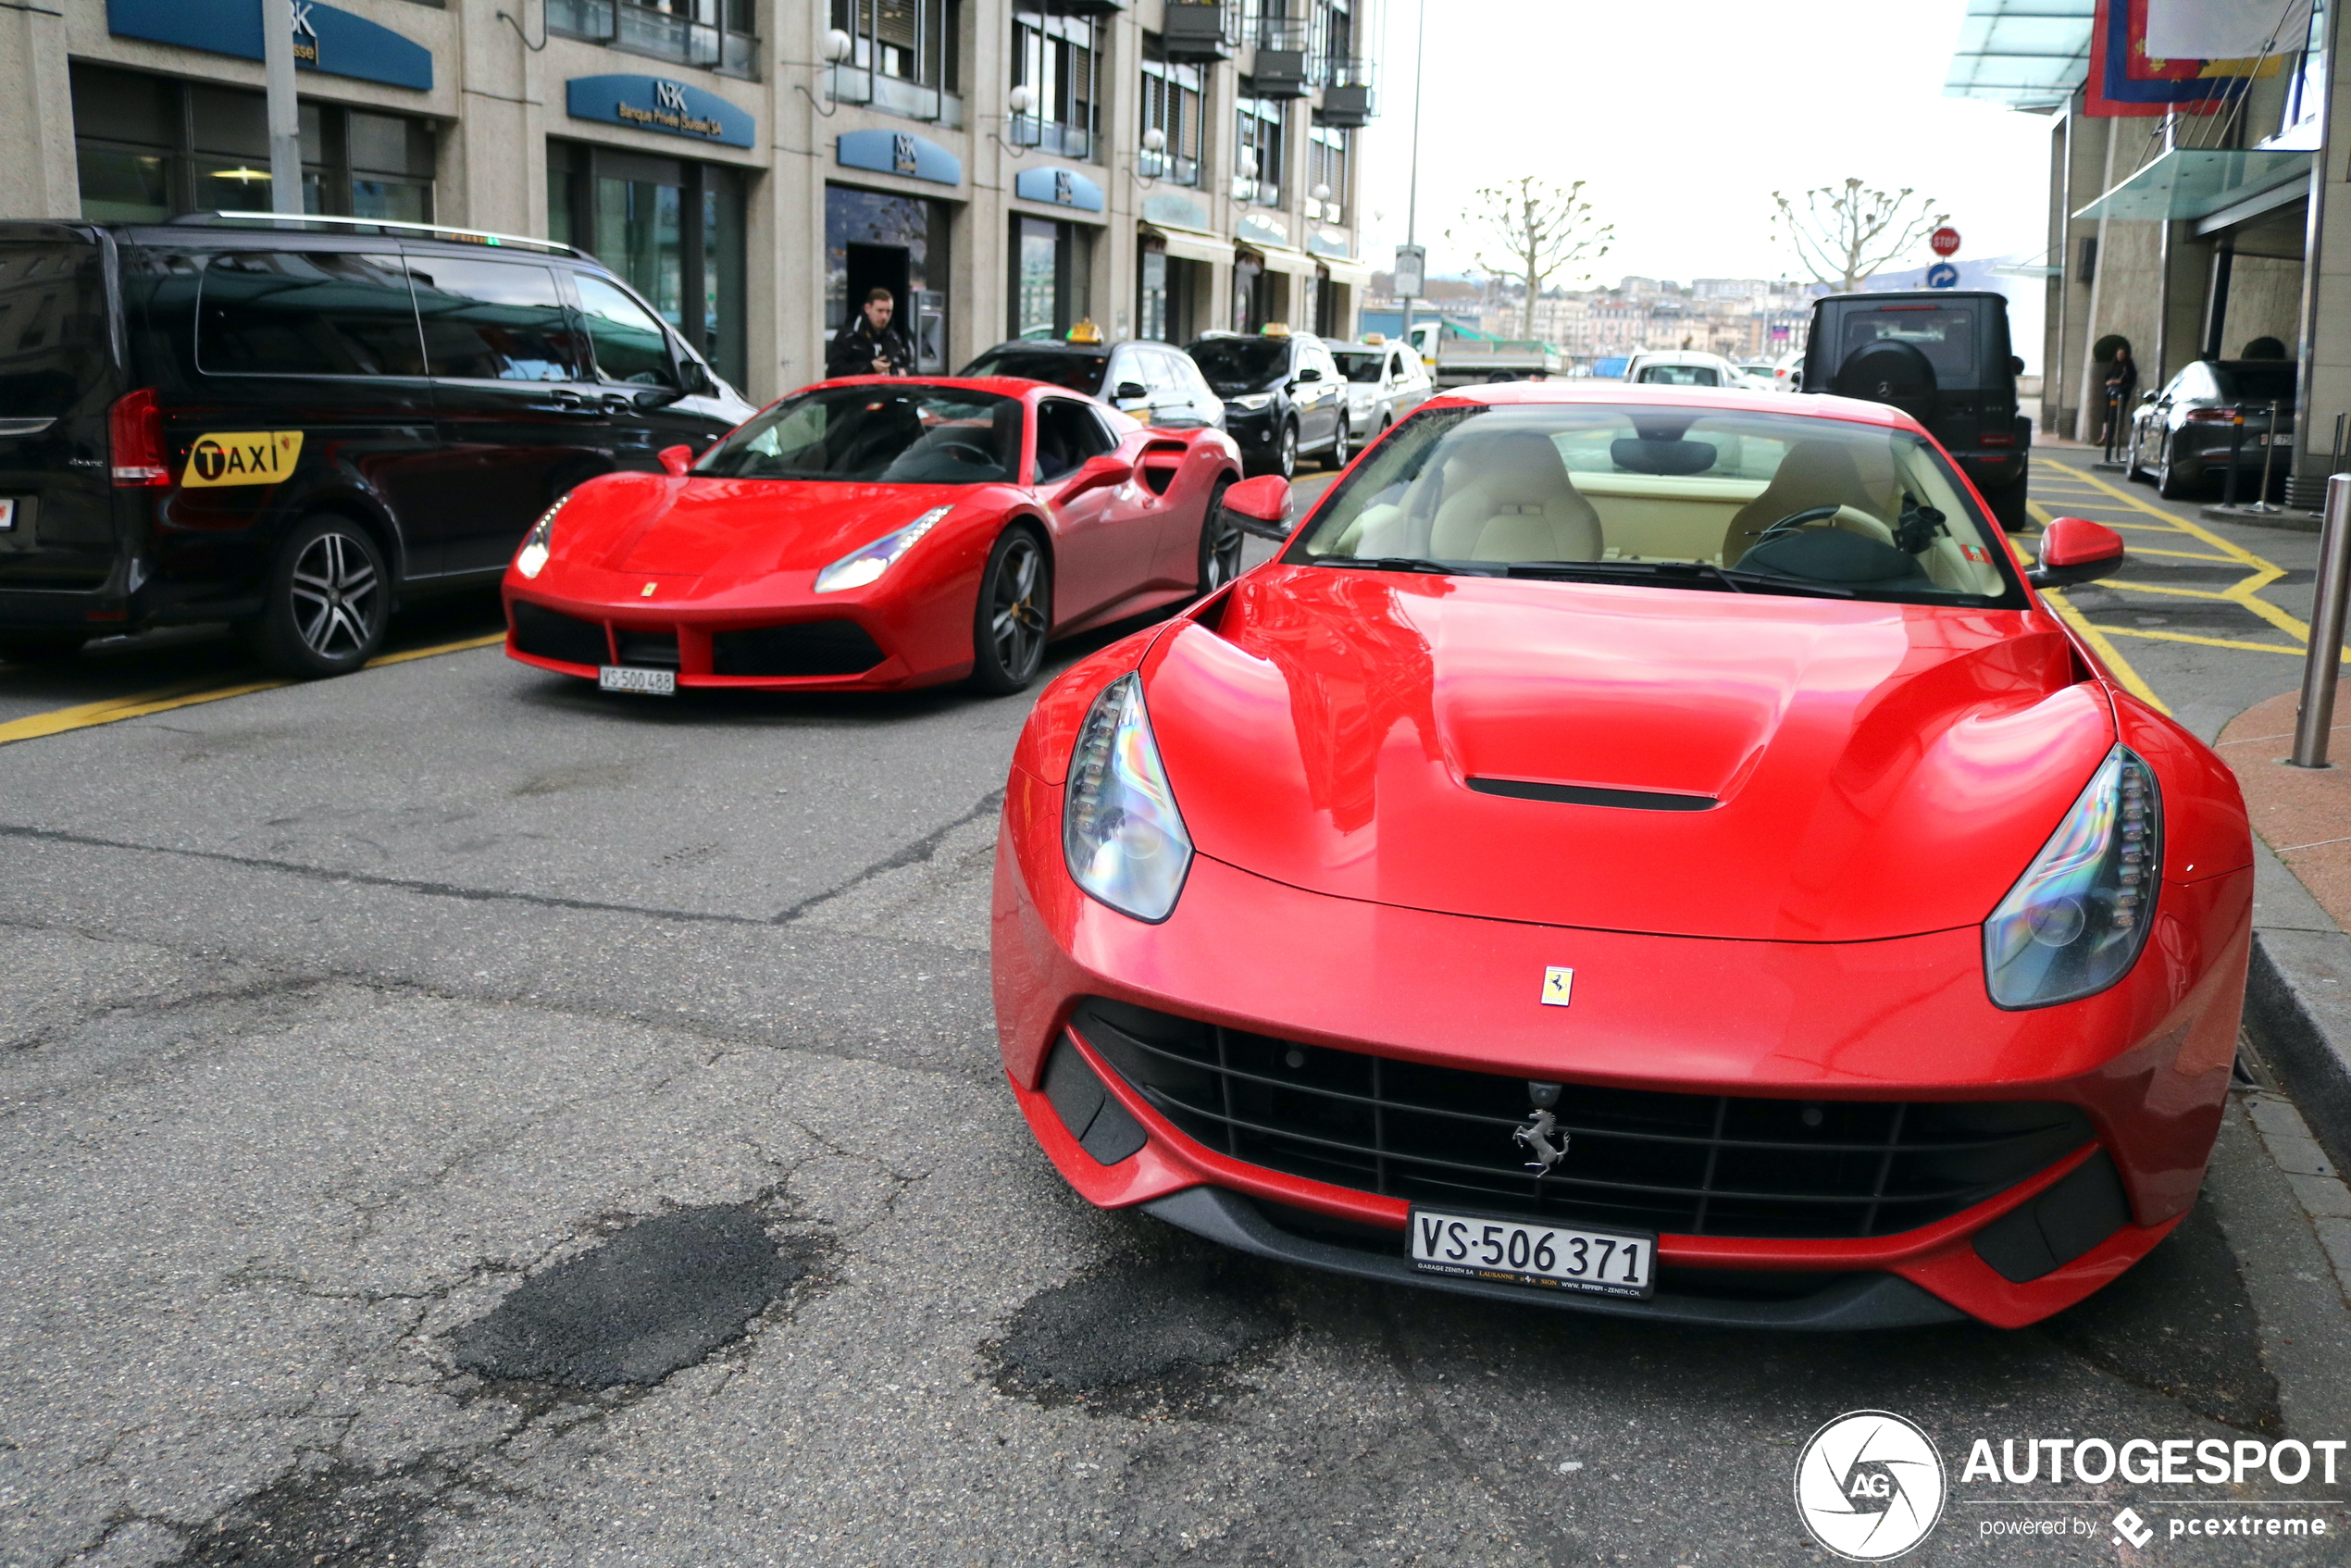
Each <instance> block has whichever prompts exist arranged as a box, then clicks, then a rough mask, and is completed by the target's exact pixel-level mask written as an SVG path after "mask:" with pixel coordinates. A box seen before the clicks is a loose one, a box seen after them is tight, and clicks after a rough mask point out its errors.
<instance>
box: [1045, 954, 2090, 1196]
mask: <svg viewBox="0 0 2351 1568" xmlns="http://www.w3.org/2000/svg"><path fill="white" fill-rule="evenodd" d="M1071 1027H1073V1028H1075V1029H1076V1032H1077V1033H1078V1035H1079V1036H1080V1037H1081V1038H1082V1039H1084V1040H1085V1041H1086V1043H1087V1044H1088V1045H1089V1046H1091V1047H1092V1048H1093V1049H1094V1051H1095V1052H1097V1053H1098V1054H1099V1055H1101V1058H1102V1059H1103V1060H1104V1061H1105V1062H1107V1063H1108V1064H1110V1065H1111V1066H1112V1067H1113V1068H1114V1069H1116V1070H1117V1071H1118V1073H1119V1074H1120V1075H1122V1076H1124V1077H1125V1078H1126V1080H1127V1081H1128V1082H1129V1083H1130V1084H1132V1085H1134V1087H1135V1088H1136V1089H1137V1090H1138V1092H1140V1093H1141V1094H1142V1096H1143V1098H1144V1099H1145V1101H1148V1102H1149V1103H1150V1104H1151V1107H1152V1108H1153V1109H1154V1110H1156V1111H1158V1112H1159V1113H1160V1114H1162V1115H1163V1116H1165V1117H1166V1118H1167V1119H1168V1120H1169V1121H1170V1122H1172V1123H1173V1124H1175V1126H1176V1127H1177V1128H1178V1129H1180V1130H1181V1131H1182V1132H1183V1133H1184V1134H1185V1135H1186V1136H1187V1137H1188V1138H1191V1139H1194V1140H1195V1141H1197V1142H1199V1143H1200V1144H1201V1145H1202V1146H1204V1147H1206V1148H1208V1149H1211V1150H1213V1151H1216V1152H1218V1153H1221V1154H1225V1155H1229V1156H1231V1157H1232V1158H1234V1159H1236V1160H1240V1161H1244V1162H1246V1163H1247V1164H1252V1165H1260V1166H1263V1167H1265V1168H1266V1169H1269V1170H1275V1171H1280V1172H1282V1173H1284V1174H1286V1175H1288V1176H1300V1177H1304V1178H1305V1179H1307V1180H1310V1181H1319V1182H1325V1183H1328V1184H1330V1185H1332V1186H1336V1187H1344V1188H1355V1189H1357V1190H1359V1191H1364V1192H1373V1193H1377V1194H1380V1195H1381V1196H1384V1197H1389V1198H1402V1199H1406V1200H1409V1201H1414V1202H1422V1203H1432V1204H1447V1203H1449V1204H1456V1205H1460V1206H1462V1207H1465V1208H1470V1209H1474V1210H1483V1211H1489V1212H1492V1213H1505V1214H1513V1215H1524V1216H1527V1217H1529V1218H1535V1219H1543V1220H1550V1221H1568V1220H1576V1219H1580V1220H1584V1221H1587V1222H1590V1223H1595V1224H1601V1223H1611V1224H1616V1225H1623V1226H1639V1227H1641V1228H1643V1229H1648V1230H1657V1231H1664V1232H1670V1233H1673V1234H1675V1235H1681V1236H1727V1237H1758V1238H1788V1239H1824V1238H1858V1237H1870V1236H1886V1235H1892V1234H1895V1233H1897V1232H1901V1231H1906V1230H1914V1229H1916V1228H1918V1227H1919V1226H1923V1225H1930V1224H1933V1223H1934V1221H1936V1220H1940V1219H1944V1218H1947V1217H1948V1216H1950V1215H1952V1214H1955V1213H1959V1211H1960V1210H1962V1209H1965V1208H1968V1207H1970V1206H1971V1205H1972V1204H1975V1203H1978V1202H1981V1201H1983V1200H1984V1199H1986V1198H1989V1197H1991V1196H1993V1195H1994V1194H1996V1193H1997V1192H2000V1191H2002V1190H2004V1189H2006V1188H2009V1187H2011V1186H2013V1185H2015V1184H2016V1183H2017V1182H2019V1181H2021V1180H2022V1179H2023V1178H2024V1177H2026V1176H2031V1175H2033V1174H2034V1172H2036V1171H2040V1170H2044V1169H2046V1168H2047V1167H2048V1166H2049V1165H2050V1164H2054V1163H2055V1162H2056V1161H2058V1160H2059V1159H2060V1158H2062V1157H2063V1156H2064V1155H2066V1154H2068V1153H2070V1152H2071V1151H2074V1150H2076V1149H2079V1148H2081V1147H2082V1146H2083V1145H2084V1143H2087V1142H2088V1141H2089V1140H2090V1138H2091V1132H2090V1126H2089V1122H2088V1119H2087V1118H2086V1117H2085V1116H2084V1114H2082V1112H2081V1110H2080V1109H2079V1108H2078V1107H2075V1106H2071V1105H2064V1104H2057V1103H2046V1102H2039V1101H2015V1102H1983V1101H1854V1100H1801V1099H1761V1098H1755V1097H1750V1096H1744V1095H1710V1094H1675V1093H1662V1092H1658V1091H1654V1090H1647V1089H1598V1088H1592V1087H1587V1086H1585V1085H1580V1084H1568V1085H1566V1086H1565V1087H1564V1088H1563V1089H1562V1091H1561V1095H1560V1100H1559V1104H1558V1106H1557V1107H1556V1109H1555V1110H1554V1113H1553V1114H1555V1115H1556V1116H1557V1118H1558V1122H1559V1126H1560V1128H1561V1130H1563V1131H1564V1132H1566V1133H1567V1135H1568V1138H1569V1145H1568V1153H1567V1157H1566V1158H1565V1159H1564V1160H1562V1161H1561V1163H1560V1164H1558V1165H1557V1166H1556V1167H1554V1168H1553V1169H1552V1170H1551V1171H1550V1172H1549V1173H1548V1174H1546V1175H1542V1176H1536V1174H1535V1173H1533V1172H1531V1171H1529V1170H1528V1169H1526V1168H1525V1165H1524V1161H1525V1159H1526V1156H1527V1150H1526V1149H1525V1148H1524V1147H1523V1146H1522V1145H1520V1144H1519V1143H1518V1142H1516V1141H1515V1140H1514V1139H1513V1138H1512V1136H1511V1135H1512V1134H1513V1133H1514V1132H1515V1131H1516V1130H1517V1129H1518V1128H1519V1127H1520V1126H1524V1125H1525V1123H1526V1121H1527V1117H1528V1114H1529V1107H1528V1097H1527V1089H1526V1083H1525V1081H1524V1079H1522V1078H1516V1077H1509V1076H1503V1075H1500V1074H1495V1073H1476V1072H1469V1071H1465V1070H1462V1069H1461V1068H1454V1067H1434V1066H1428V1065H1425V1064H1421V1063H1414V1062H1403V1061H1398V1060H1396V1059H1394V1058H1390V1057H1382V1056H1375V1055H1371V1054H1369V1053H1367V1052H1352V1051H1335V1050H1328V1049H1325V1048H1324V1047H1321V1046H1307V1045H1302V1044H1299V1043H1296V1042H1293V1041H1288V1040H1283V1039H1272V1038H1270V1037H1267V1036H1264V1035H1254V1034H1246V1033H1243V1032H1241V1031H1239V1030H1237V1029H1226V1028H1222V1027H1216V1026H1213V1025H1209V1024H1202V1023H1199V1022H1197V1021H1195V1020H1192V1019H1189V1018H1182V1017H1178V1016H1176V1015H1175V1014H1166V1013H1159V1012H1154V1011H1151V1010H1149V1009H1146V1008H1140V1007H1134V1006H1129V1005H1127V1004H1126V1003H1123V1002H1108V1001H1104V1000H1102V999H1100V998H1089V999H1088V1000H1087V1001H1086V1002H1083V1003H1081V1004H1080V1005H1079V1007H1078V1009H1077V1012H1076V1016H1075V1017H1073V1018H1072V1020H1071Z"/></svg>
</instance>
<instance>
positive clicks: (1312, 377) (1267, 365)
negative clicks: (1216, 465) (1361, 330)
mask: <svg viewBox="0 0 2351 1568" xmlns="http://www.w3.org/2000/svg"><path fill="white" fill-rule="evenodd" d="M1184 352H1185V353H1186V354H1188V355H1191V356H1192V362H1193V363H1194V364H1196V365H1198V366H1199V367H1200V373H1201V374H1202V375H1204V376H1206V377H1207V378H1208V384H1209V385H1210V386H1211V387H1213V389H1215V392H1216V395H1217V396H1219V397H1221V398H1223V399H1224V400H1225V433H1226V434H1227V435H1229V436H1231V437H1232V438H1233V439H1234V440H1235V441H1236V442H1239V443H1240V449H1241V460H1242V462H1243V463H1245V464H1246V465H1247V466H1248V468H1249V471H1250V473H1252V474H1279V475H1281V476H1282V478H1284V479H1288V478H1289V477H1290V476H1291V475H1293V474H1295V473H1296V472H1297V471H1298V459H1299V457H1300V455H1301V454H1312V453H1321V454H1323V460H1324V462H1325V465H1327V466H1328V467H1333V468H1343V467H1346V466H1347V459H1348V455H1349V454H1350V451H1351V450H1352V442H1353V439H1354V438H1353V432H1351V431H1350V429H1348V426H1347V379H1346V378H1345V377H1344V376H1341V375H1340V374H1339V369H1338V362H1337V360H1335V359H1333V358H1332V357H1331V353H1330V350H1329V349H1327V348H1325V346H1324V345H1323V340H1322V339H1320V338H1315V337H1309V336H1307V335H1306V334H1304V333H1302V332H1291V333H1282V332H1267V333H1263V334H1260V335H1259V336H1257V337H1253V338H1251V337H1243V336H1242V335H1240V334H1239V333H1238V332H1211V333H1210V334H1208V336H1206V337H1204V338H1200V339H1199V340H1197V341H1196V342H1192V343H1190V344H1188V345H1187V347H1186V348H1185V350H1184Z"/></svg>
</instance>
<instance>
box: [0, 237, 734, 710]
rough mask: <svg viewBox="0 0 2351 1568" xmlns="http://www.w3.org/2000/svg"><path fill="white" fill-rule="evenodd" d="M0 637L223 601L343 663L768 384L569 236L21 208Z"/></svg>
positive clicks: (285, 645) (493, 571) (284, 649)
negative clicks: (721, 366) (584, 485)
mask: <svg viewBox="0 0 2351 1568" xmlns="http://www.w3.org/2000/svg"><path fill="white" fill-rule="evenodd" d="M0 321H5V322H6V326H7V330H6V334H5V337H4V338H0V342H5V343H6V345H7V346H6V349H5V350H0V514H5V516H0V657H6V658H15V659H30V658H55V657H62V656H67V655H70V654H71V653H73V652H74V651H75V650H77V649H79V648H80V647H81V644H82V643H83V642H84V641H88V640H89V639H90V638H92V637H94V636H103V635H107V634H111V633H118V632H125V631H134V630H138V629H140V628H146V627H155V626H168V625H172V624H177V623H187V622H203V621H228V622H231V623H234V624H236V625H237V626H238V627H239V628H241V629H242V630H243V631H244V632H245V633H246V635H247V636H248V637H249V638H250V639H251V641H253V643H254V644H255V648H256V650H257V651H258V652H259V653H262V654H263V655H264V656H265V657H266V658H267V660H268V662H269V663H270V664H272V665H273V666H276V667H277V668H279V669H280V670H282V671H284V672H286V673H288V674H291V675H295V676H323V675H340V674H342V673H344V672H345V671H348V670H352V669H355V668H357V667H358V666H361V665H363V664H365V663H366V662H367V659H368V658H369V657H370V656H371V655H372V654H373V653H375V652H376V650H377V648H378V646H379V644H380V643H381V641H382V640H383V634H384V628H385V625H386V622H387V621H388V620H389V618H390V616H391V614H392V610H393V609H394V608H396V607H397V606H398V605H399V604H401V603H402V602H403V601H404V600H405V599H408V598H412V597H414V596H416V595H417V594H420V593H424V592H427V591H433V590H438V589H446V588H458V587H466V586H473V585H480V586H485V587H486V586H489V585H491V584H493V583H495V582H496V581H497V580H498V577H499V574H500V573H502V572H503V571H504V569H505V566H506V563H507V560H508V559H509V558H510V557H511V556H512V555H513V554H514V552H515V549H516V545H517V544H518V543H519V542H520V541H521V539H522V536H523V534H524V532H525V531H526V530H527V529H529V527H530V525H531V523H532V521H533V520H534V519H535V518H536V517H538V516H539V515H540V514H541V513H542V512H544V511H545V510H546V509H547V507H548V506H549V505H551V504H553V503H554V501H555V500H556V499H557V498H559V497H561V496H562V495H563V494H564V493H565V492H567V491H568V490H570V489H571V487H572V486H573V485H575V484H578V482H579V481H580V480H582V479H588V478H590V477H591V476H592V475H596V474H602V473H607V472H610V471H612V470H614V469H618V468H636V469H645V470H658V469H660V468H661V467H664V465H663V462H662V459H661V457H660V454H661V453H662V452H663V451H664V449H665V448H670V447H676V446H684V447H688V448H690V449H692V450H693V451H694V452H697V453H699V452H700V451H702V450H703V448H705V447H707V446H708V445H709V444H710V443H711V442H715V441H716V440H717V439H718V438H719V436H721V435H723V434H725V433H726V432H727V431H728V429H732V428H733V427H734V426H735V425H737V424H739V423H740V422H741V421H742V420H743V419H745V418H747V417H750V415H751V414H752V412H753V410H752V408H751V406H750V405H749V404H746V403H744V402H743V400H742V399H741V398H740V396H738V395H737V394H736V392H734V391H733V389H731V388H729V387H728V385H727V384H726V383H725V382H724V381H722V380H719V379H718V377H717V376H716V375H715V374H714V373H713V372H712V370H711V369H710V367H709V366H708V365H707V364H705V363H704V362H703V359H702V358H701V357H700V356H699V355H696V354H695V353H694V352H693V351H692V350H691V349H690V348H689V347H687V346H686V344H685V342H683V340H682V339H681V338H679V337H678V334H676V333H675V332H673V331H671V330H669V329H668V328H667V327H665V325H664V324H663V323H662V321H661V319H660V317H658V316H657V315H656V314H655V313H654V312H653V310H652V308H651V307H649V306H648V305H646V304H645V303H644V302H643V301H642V300H641V299H640V298H639V297H638V296H637V295H636V294H634V293H632V292H630V291H629V290H628V287H627V286H626V285H625V284H623V283H621V282H620V281H619V280H617V279H616V278H615V277H613V276H612V274H610V273H609V272H607V271H605V270H603V268H600V267H598V266H597V265H596V264H595V263H594V261H593V260H591V258H589V257H588V256H586V255H582V254H581V253H579V252H577V251H574V250H572V249H571V248H569V247H568V246H565V245H554V244H549V243H545V242H542V241H533V240H520V239H510V238H507V237H505V236H499V235H485V234H463V233H461V231H459V230H444V229H435V228H429V227H427V226H424V225H417V224H402V223H390V222H383V223H379V222H372V221H358V220H353V219H342V218H305V219H259V220H255V219H241V218H221V217H219V216H218V215H197V216H193V217H191V218H180V219H178V220H176V221H174V222H172V223H168V224H157V225H135V226H134V225H92V224H65V223H42V222H5V223H0Z"/></svg>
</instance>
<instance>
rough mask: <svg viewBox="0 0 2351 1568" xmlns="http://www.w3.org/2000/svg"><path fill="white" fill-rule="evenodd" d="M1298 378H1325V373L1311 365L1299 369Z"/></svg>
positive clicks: (1316, 379)
mask: <svg viewBox="0 0 2351 1568" xmlns="http://www.w3.org/2000/svg"><path fill="white" fill-rule="evenodd" d="M1298 379H1299V380H1301V381H1319V380H1322V379H1323V373H1322V372H1321V371H1320V370H1317V369H1315V368H1314V367H1312V365H1309V366H1306V367H1303V368H1302V369H1300V371H1299V373H1298Z"/></svg>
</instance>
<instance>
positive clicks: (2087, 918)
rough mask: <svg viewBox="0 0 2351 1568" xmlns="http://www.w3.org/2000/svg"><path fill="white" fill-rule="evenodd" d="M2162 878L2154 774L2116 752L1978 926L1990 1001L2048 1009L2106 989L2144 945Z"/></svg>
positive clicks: (2125, 751) (2123, 749) (2159, 803)
mask: <svg viewBox="0 0 2351 1568" xmlns="http://www.w3.org/2000/svg"><path fill="white" fill-rule="evenodd" d="M2162 879H2163V797H2162V794H2161V792H2160V791H2159V790H2158V789H2157V788H2156V783H2155V773H2154V770H2153V769H2151V768H2149V767H2148V766H2147V765H2146V762H2144V761H2143V760H2141V758H2140V757H2139V755H2138V754H2137V753H2134V752H2133V751H2132V750H2131V749H2130V748H2129V747H2127V746H2117V747H2115V748H2114V750H2112V751H2111V752H2108V753H2107V755H2106V760H2105V761H2104V762H2103V763H2100V764H2099V765H2098V771H2097V773H2096V775H2095V776H2094V777H2092V778H2091V779H2090V786H2089V788H2088V789H2086V790H2083V791H2082V796H2081V799H2079V800H2077V801H2075V802H2074V803H2073V806H2072V809H2071V810H2070V811H2068V812H2067V813H2066V814H2065V820H2064V821H2062V822H2060V823H2059V824H2058V829H2057V831H2056V832H2055V833H2053V834H2051V835H2050V836H2049V841H2048V842H2047V843H2046V844H2045V845H2044V846H2042V849H2041V853H2040V855H2039V856H2038V857H2037V858H2036V859H2035V860H2034V862H2033V864H2032V865H2031V866H2030V867H2028V868H2027V869H2026V871H2025V873H2024V875H2023V877H2021V878H2020V879H2019V880H2018V882H2017V884H2016V886H2015V887H2013V888H2011V889H2009V896H2008V897H2006V898H2004V899H2002V900H2001V901H2000V907H1999V908H1997V909H1996V910H1994V911H1993V912H1992V918H1990V919H1989V920H1986V921H1985V922H1984V977H1985V979H1986V981H1987V982H1988V984H1989V985H1990V987H1991V991H1992V1000H1993V1001H1994V1002H1996V1003H1998V1004H1999V1005H2000V1006H2002V1007H2046V1006H2048V1005H2050V1004H2051V1003H2052V1002H2071V1001H2073V1000H2075V999H2076V998H2078V997H2084V996H2089V995H2092V994H2094V993H2096V992H2097V991H2102V990H2104V989H2106V988H2107V987H2108V986H2110V985H2112V984H2114V982H2115V981H2117V980H2119V979H2121V977H2123V976H2124V975H2125V974H2127V973H2129V971H2130V968H2131V965H2132V964H2134V963H2136V962H2137V961H2138V957H2139V950H2140V949H2141V948H2143V947H2145V946H2146V940H2147V932H2148V931H2149V930H2150V929H2152V928H2153V927H2154V925H2155V897H2156V888H2157V886H2158V884H2159V883H2160V882H2161V881H2162Z"/></svg>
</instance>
